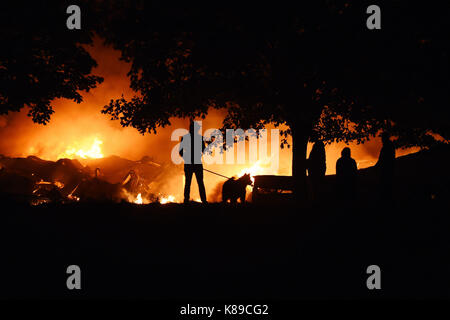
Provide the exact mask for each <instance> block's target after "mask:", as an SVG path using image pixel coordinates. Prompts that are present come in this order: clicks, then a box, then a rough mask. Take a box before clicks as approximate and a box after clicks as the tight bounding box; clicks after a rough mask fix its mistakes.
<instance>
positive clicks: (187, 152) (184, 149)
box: [180, 121, 207, 203]
mask: <svg viewBox="0 0 450 320" xmlns="http://www.w3.org/2000/svg"><path fill="white" fill-rule="evenodd" d="M199 130H200V126H199V124H198V123H197V122H196V121H191V122H190V124H189V133H188V134H187V135H184V136H183V137H182V138H181V143H180V156H182V157H183V160H184V176H185V178H186V179H185V185H184V202H185V203H187V202H189V199H190V194H191V182H192V175H193V174H195V178H196V180H197V183H198V190H199V193H200V199H201V200H202V202H203V203H207V201H206V191H205V184H204V182H203V165H202V154H203V151H204V150H205V142H204V140H203V137H202V135H201V134H200V133H199Z"/></svg>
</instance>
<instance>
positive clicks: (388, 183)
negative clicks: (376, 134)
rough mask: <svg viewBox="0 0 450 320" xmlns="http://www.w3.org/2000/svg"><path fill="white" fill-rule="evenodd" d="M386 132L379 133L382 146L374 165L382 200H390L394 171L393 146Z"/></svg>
mask: <svg viewBox="0 0 450 320" xmlns="http://www.w3.org/2000/svg"><path fill="white" fill-rule="evenodd" d="M389 138H390V136H389V134H388V133H387V132H384V133H383V134H382V135H381V141H382V142H383V147H382V148H381V151H380V156H379V157H378V161H377V163H376V165H375V167H376V168H377V173H378V179H379V183H380V185H379V188H380V196H381V198H382V200H386V201H391V200H392V189H393V181H394V173H395V146H394V143H393V142H392V141H391V140H390V139H389Z"/></svg>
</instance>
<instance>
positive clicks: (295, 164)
mask: <svg viewBox="0 0 450 320" xmlns="http://www.w3.org/2000/svg"><path fill="white" fill-rule="evenodd" d="M308 139H309V136H308V133H307V132H306V130H301V129H298V128H293V129H292V176H293V179H294V196H295V199H296V200H297V202H299V203H302V202H305V201H306V200H307V198H308V194H307V192H308V190H307V182H306V168H307V160H306V152H307V147H308Z"/></svg>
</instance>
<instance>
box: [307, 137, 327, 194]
mask: <svg viewBox="0 0 450 320" xmlns="http://www.w3.org/2000/svg"><path fill="white" fill-rule="evenodd" d="M326 170H327V165H326V157H325V145H324V144H323V142H322V141H317V142H316V143H314V145H313V147H312V149H311V152H310V153H309V158H308V177H309V179H310V181H311V188H312V199H313V200H318V199H320V194H321V191H322V185H323V180H324V177H325V172H326Z"/></svg>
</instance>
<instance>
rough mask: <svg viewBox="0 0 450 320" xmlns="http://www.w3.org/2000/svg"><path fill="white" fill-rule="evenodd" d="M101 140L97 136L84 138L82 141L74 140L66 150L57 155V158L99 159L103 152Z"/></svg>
mask: <svg viewBox="0 0 450 320" xmlns="http://www.w3.org/2000/svg"><path fill="white" fill-rule="evenodd" d="M102 144H103V141H102V140H100V139H98V138H97V137H94V138H91V139H86V140H85V141H84V142H83V143H80V142H78V141H76V142H74V143H73V144H72V145H70V146H68V147H67V148H66V150H65V151H64V152H63V153H61V154H59V155H58V159H62V158H68V159H74V158H82V159H87V158H93V159H99V158H103V152H102V148H101V145H102Z"/></svg>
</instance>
